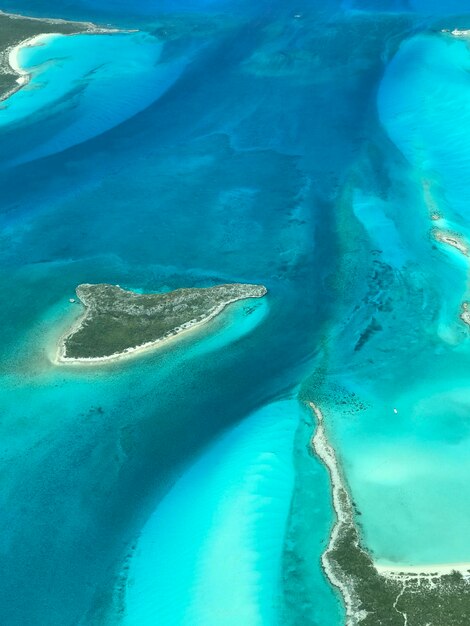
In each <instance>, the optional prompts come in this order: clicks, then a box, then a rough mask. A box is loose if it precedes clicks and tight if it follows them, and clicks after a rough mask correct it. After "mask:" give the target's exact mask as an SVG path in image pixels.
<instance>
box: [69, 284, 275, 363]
mask: <svg viewBox="0 0 470 626" xmlns="http://www.w3.org/2000/svg"><path fill="white" fill-rule="evenodd" d="M265 293H266V288H265V287H263V286H262V285H245V284H239V283H235V284H230V285H217V286H215V287H207V288H201V289H197V288H191V289H177V290H175V291H170V292H168V293H153V294H137V293H134V292H132V291H125V290H124V289H121V288H120V287H118V286H115V285H107V284H101V285H79V286H78V287H77V295H78V297H79V298H80V300H81V301H82V303H83V304H84V305H85V307H86V311H85V315H84V317H83V319H82V321H81V323H80V324H79V325H78V327H77V328H76V329H74V330H72V332H71V333H70V334H69V335H68V336H67V337H66V338H65V340H64V352H63V354H62V357H63V358H65V359H89V358H103V357H110V356H113V355H116V354H120V353H123V352H125V351H127V350H129V349H130V348H135V347H139V346H143V345H144V344H150V343H156V342H158V341H161V340H163V339H166V338H168V337H171V336H173V335H177V334H178V333H179V332H181V331H182V330H184V329H186V328H189V327H190V326H193V325H194V324H197V323H201V322H204V321H206V320H208V319H209V318H211V317H213V316H214V315H216V314H217V313H218V312H219V311H221V310H222V309H223V308H224V307H225V306H226V305H227V304H230V303H231V302H235V301H236V300H243V299H245V298H260V297H262V296H264V295H265Z"/></svg>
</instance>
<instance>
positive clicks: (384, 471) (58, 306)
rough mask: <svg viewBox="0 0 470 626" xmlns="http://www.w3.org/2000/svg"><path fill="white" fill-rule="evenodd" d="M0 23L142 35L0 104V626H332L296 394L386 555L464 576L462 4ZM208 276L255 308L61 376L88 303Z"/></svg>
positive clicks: (329, 516) (209, 5)
mask: <svg viewBox="0 0 470 626" xmlns="http://www.w3.org/2000/svg"><path fill="white" fill-rule="evenodd" d="M434 5H435V6H434ZM438 5H439V6H438ZM3 6H4V8H5V9H11V8H14V10H16V11H22V12H25V13H34V14H35V15H57V16H64V17H71V16H72V17H79V18H81V19H87V20H95V21H98V22H102V23H111V24H118V25H120V26H122V27H126V28H138V29H139V30H138V32H135V33H120V34H113V35H78V36H71V37H61V36H56V37H53V38H50V39H48V40H47V42H46V43H45V45H43V46H37V47H31V48H26V49H24V50H23V51H22V52H21V53H20V61H21V63H22V64H23V66H24V67H25V68H28V69H30V70H31V72H32V79H31V82H30V83H29V85H28V87H27V88H26V89H24V90H22V91H19V92H18V93H17V94H15V95H14V96H12V97H11V98H10V99H9V100H8V101H6V102H5V103H4V104H5V105H6V106H5V108H3V109H1V110H0V185H1V190H2V194H1V197H0V206H1V214H0V220H1V226H2V230H1V246H0V262H1V272H0V294H1V297H2V304H3V306H2V307H1V310H0V320H1V325H2V329H3V338H2V342H1V345H0V356H1V359H0V375H1V385H0V414H1V416H2V419H1V421H0V432H1V438H0V442H1V443H0V450H1V458H2V464H1V472H0V498H1V507H0V511H1V513H0V537H1V541H0V554H1V557H2V571H3V572H4V578H3V583H2V585H1V586H0V614H1V615H2V619H1V621H2V623H6V624H13V625H16V624H18V625H23V624H31V623H34V624H35V625H43V624H44V626H53V625H55V624H57V625H60V626H63V625H68V624H70V625H72V624H87V625H88V624H93V625H94V624H97V625H98V624H103V625H110V624H112V625H114V624H119V623H124V624H143V625H144V626H146V625H147V624H149V625H150V624H158V625H162V626H166V625H167V624H168V625H171V624H194V625H196V624H197V625H198V626H199V625H205V624H207V625H211V624H215V623H217V624H221V625H223V624H227V625H228V624H234V623H242V622H243V623H244V624H247V625H249V624H253V625H255V624H261V623H262V624H263V625H264V624H266V625H268V624H292V625H294V624H299V623H302V624H306V625H307V626H308V625H310V624H311V625H312V626H314V625H315V626H317V625H321V626H336V625H339V624H341V623H343V622H344V615H343V609H342V607H341V603H340V601H339V599H338V597H337V596H336V594H335V593H334V592H333V590H332V589H331V587H330V586H329V585H328V583H327V581H326V580H325V578H324V576H323V573H322V571H321V568H320V555H321V552H322V551H323V550H324V548H325V547H326V544H327V541H328V535H329V530H330V528H331V524H332V521H333V513H332V510H331V501H330V491H329V485H328V479H327V474H326V472H325V470H324V468H323V467H322V466H321V465H320V464H319V463H318V462H317V461H316V459H315V458H314V457H313V456H312V455H311V454H310V452H309V438H310V435H311V433H312V429H313V424H312V417H311V416H310V415H309V414H308V413H307V412H306V411H305V410H304V409H303V408H302V407H301V406H300V403H299V402H298V400H297V392H298V390H299V387H300V386H302V385H303V389H304V393H308V394H310V397H311V398H312V399H314V400H316V401H317V402H318V403H319V404H320V405H321V406H322V407H323V408H324V411H325V416H326V420H327V426H328V430H329V433H330V436H331V438H332V440H333V442H334V443H335V445H336V447H337V450H338V455H339V457H340V459H341V461H342V463H343V466H344V469H345V474H346V477H347V480H348V482H349V485H350V488H351V492H352V495H353V498H354V500H355V502H356V504H357V507H358V509H359V511H360V512H361V516H360V518H358V519H359V521H360V525H361V529H362V531H363V536H364V539H365V543H366V546H367V547H368V548H369V549H371V550H372V551H373V553H374V555H375V557H376V558H377V559H379V560H381V561H385V562H390V561H392V562H403V563H421V562H439V561H445V562H448V561H454V560H455V561H463V560H470V554H468V546H467V543H466V537H465V526H466V519H468V513H469V511H468V506H467V502H470V498H466V497H463V496H462V494H466V493H467V491H468V487H467V484H466V476H467V473H468V469H469V468H468V458H469V455H468V446H469V441H470V439H469V436H470V433H469V426H468V423H467V422H468V414H469V406H468V405H469V398H468V391H467V389H468V384H467V380H466V369H467V365H468V347H467V343H468V338H467V334H468V333H467V330H466V328H465V326H463V324H462V322H461V321H460V320H459V317H458V316H459V311H460V305H461V302H462V300H464V299H465V298H466V297H467V280H466V279H467V262H466V260H465V259H463V258H460V257H459V256H458V254H457V253H456V252H455V251H451V250H447V249H446V247H445V246H443V245H442V244H438V243H437V242H434V240H433V239H432V237H431V235H430V231H431V229H432V227H433V224H432V222H431V220H430V217H429V211H430V206H431V205H432V206H433V207H438V209H439V211H440V212H441V213H442V220H441V221H439V226H442V225H445V224H450V225H451V227H452V228H453V229H455V230H458V231H459V232H461V233H462V234H463V235H467V230H466V229H467V227H466V220H467V214H466V213H467V211H468V208H467V204H468V203H467V202H466V194H467V191H466V188H465V177H466V172H467V167H468V164H469V163H470V160H469V158H468V157H469V156H470V155H467V148H466V141H465V135H464V134H463V133H462V132H461V129H460V128H459V125H458V124H456V123H455V120H456V119H458V120H460V123H461V126H465V123H466V122H465V120H466V119H467V109H468V104H467V103H468V101H469V100H468V93H467V91H466V90H467V89H468V85H467V83H468V79H467V73H468V71H467V68H468V67H469V65H470V53H469V51H468V48H467V46H466V44H465V43H463V42H461V41H458V40H453V39H450V38H449V37H448V36H446V35H443V34H441V33H440V32H439V31H440V29H441V28H453V27H454V26H459V27H464V26H465V23H466V19H467V18H466V17H465V15H463V16H462V15H460V16H459V17H452V16H449V15H450V13H452V12H456V13H460V12H461V11H462V10H463V9H464V8H465V7H464V6H463V4H462V3H458V2H454V3H453V4H452V2H448V3H447V4H446V6H445V7H444V6H443V3H434V4H433V5H432V6H431V5H430V4H426V5H424V3H419V2H399V1H397V2H392V1H390V2H385V1H384V2H382V3H379V2H375V3H373V6H372V5H371V3H370V2H369V3H367V2H366V1H365V0H364V1H357V2H356V1H354V2H340V1H335V0H329V1H328V0H323V1H320V0H318V1H316V2H306V1H303V0H302V1H301V2H299V3H298V4H297V5H296V6H295V7H293V6H286V5H285V3H281V2H276V1H272V0H270V1H269V2H268V1H267V0H266V1H265V2H261V3H259V4H257V5H256V6H254V5H253V3H248V2H242V1H235V0H231V1H228V0H227V1H225V2H220V1H219V0H213V1H211V2H209V1H206V2H202V1H200V0H198V1H196V0H188V1H185V2H179V3H174V2H172V3H170V2H159V3H156V2H144V1H142V2H133V3H130V2H128V1H127V0H120V1H119V2H110V1H109V0H100V1H98V0H94V1H93V2H92V1H91V0H87V1H86V2H85V1H83V2H74V3H69V2H67V3H60V6H57V3H51V2H49V1H48V0H41V1H38V0H35V2H34V3H32V2H28V1H26V0H21V2H15V7H11V6H9V5H8V2H6V3H4V5H3ZM468 25H469V26H470V20H469V23H468ZM345 41H347V42H348V45H347V46H345V45H344V42H345ZM221 281H224V282H226V281H244V282H259V283H263V284H265V285H266V286H267V288H268V290H269V294H268V296H267V298H266V299H265V300H263V301H259V302H255V301H248V302H245V303H243V302H242V303H238V304H236V305H233V306H231V307H230V308H229V309H227V310H226V311H225V312H224V313H223V314H222V315H220V316H219V317H218V318H217V319H215V320H214V321H213V322H212V323H211V324H210V326H208V327H205V328H202V329H200V330H198V331H197V332H195V333H193V334H190V335H187V336H185V337H181V338H180V339H178V340H176V341H175V342H173V343H172V344H171V345H168V346H167V347H163V348H162V349H160V350H156V351H154V352H149V353H147V354H145V355H142V357H141V358H133V359H129V360H127V361H122V362H120V363H114V364H109V365H107V366H106V367H102V368H101V367H99V368H96V367H68V366H67V367H65V366H62V367H58V366H56V365H54V364H53V356H54V353H55V349H56V345H57V341H58V338H59V337H60V335H61V333H62V332H63V331H64V330H65V329H66V328H67V327H68V325H69V324H70V323H71V322H72V321H73V319H75V318H76V316H77V315H78V314H79V311H80V309H79V305H77V304H70V303H69V298H71V297H73V295H74V289H75V287H76V285H77V284H79V283H81V282H111V283H118V284H120V285H121V286H123V287H127V288H134V289H138V290H145V291H152V290H161V289H173V288H177V287H182V286H208V285H212V284H216V283H218V282H221ZM312 376H313V378H312ZM312 381H313V382H312ZM305 390H306V391H305ZM394 408H396V409H397V411H398V412H397V413H395V412H394V410H393V409H394ZM436 511H439V515H437V514H436ZM448 528H452V533H448V532H446V530H447V529H448ZM444 537H445V539H444ZM18 590H21V593H19V592H18Z"/></svg>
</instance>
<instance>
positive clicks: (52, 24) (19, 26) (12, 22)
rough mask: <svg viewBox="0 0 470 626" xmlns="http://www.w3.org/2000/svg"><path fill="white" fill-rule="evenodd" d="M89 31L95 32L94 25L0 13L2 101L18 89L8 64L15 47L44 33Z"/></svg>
mask: <svg viewBox="0 0 470 626" xmlns="http://www.w3.org/2000/svg"><path fill="white" fill-rule="evenodd" d="M89 30H93V26H92V24H87V23H82V22H66V21H64V20H49V19H47V20H46V19H35V18H29V17H23V16H20V15H10V14H9V13H2V12H0V100H3V99H4V98H5V97H6V96H7V95H8V94H9V93H11V92H12V91H14V90H15V89H16V88H17V87H18V83H17V82H16V79H17V78H18V75H17V74H15V73H14V72H13V70H12V69H11V67H10V65H9V63H8V54H9V51H10V49H11V48H12V47H13V46H16V45H18V44H19V43H21V42H22V41H25V39H29V38H30V37H35V36H36V35H40V34H43V33H61V34H64V35H71V34H73V33H81V32H87V31H89Z"/></svg>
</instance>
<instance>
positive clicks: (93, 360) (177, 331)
mask: <svg viewBox="0 0 470 626" xmlns="http://www.w3.org/2000/svg"><path fill="white" fill-rule="evenodd" d="M262 289H264V292H263V293H262V294H261V295H246V294H243V295H240V296H237V297H234V298H231V299H228V300H226V301H224V302H223V303H221V304H219V305H218V306H216V307H213V308H212V309H210V310H209V311H208V312H207V315H205V317H204V318H203V319H191V320H188V321H187V322H185V323H183V324H181V325H180V326H177V327H175V328H174V329H173V330H172V331H171V332H170V333H168V334H166V335H165V336H162V337H160V338H157V339H155V340H153V341H147V342H144V343H142V344H140V345H136V346H130V347H128V348H126V349H124V350H122V351H117V352H115V353H113V354H109V355H105V356H97V357H68V356H66V342H67V340H68V339H70V338H71V337H72V336H73V335H75V334H76V333H78V332H79V331H80V330H81V329H82V327H83V325H84V324H85V323H86V322H87V321H88V319H89V317H90V315H91V312H90V308H89V307H87V306H86V304H85V310H84V311H83V312H82V314H81V315H80V316H79V317H78V319H77V320H76V321H75V322H74V323H73V324H72V327H70V328H69V329H68V330H67V331H66V332H65V333H64V334H63V335H62V336H61V337H60V339H59V343H58V347H57V351H56V355H55V358H54V360H53V362H54V363H55V364H56V365H59V364H60V365H63V364H66V365H98V364H102V363H108V362H115V361H120V360H122V359H128V358H129V357H135V356H139V355H141V354H142V353H145V352H148V351H151V350H154V349H156V348H159V347H163V346H164V345H167V344H168V343H169V342H170V341H171V340H173V339H177V338H179V337H181V336H182V335H188V334H189V333H190V331H195V330H197V329H198V328H200V327H202V326H204V325H205V324H207V323H208V322H209V321H210V320H212V319H214V318H215V317H216V316H217V315H219V314H220V313H221V312H222V311H223V310H224V309H225V308H226V307H227V306H229V305H230V304H233V303H234V302H238V301H240V300H246V299H249V298H259V297H262V296H263V295H265V294H266V293H267V290H266V288H265V287H263V288H262ZM78 293H79V292H78V289H77V295H78ZM79 297H80V296H79Z"/></svg>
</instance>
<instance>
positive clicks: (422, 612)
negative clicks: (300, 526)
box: [307, 402, 470, 626]
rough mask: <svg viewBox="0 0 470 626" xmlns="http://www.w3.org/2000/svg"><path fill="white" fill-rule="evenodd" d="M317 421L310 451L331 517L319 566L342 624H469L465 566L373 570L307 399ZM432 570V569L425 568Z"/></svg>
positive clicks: (469, 585) (318, 416)
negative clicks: (325, 481)
mask: <svg viewBox="0 0 470 626" xmlns="http://www.w3.org/2000/svg"><path fill="white" fill-rule="evenodd" d="M307 404H308V406H309V407H310V409H311V410H312V411H313V412H314V414H315V416H316V420H317V426H316V432H315V435H314V437H313V438H312V448H313V451H314V453H315V454H316V455H317V456H318V457H319V458H320V460H321V461H322V462H323V463H324V465H325V466H326V468H327V470H328V472H329V475H330V479H331V485H332V499H333V505H334V510H335V514H336V521H335V524H334V527H333V529H332V533H331V537H330V542H329V545H328V548H327V549H326V551H325V552H324V554H323V557H322V566H323V569H324V571H325V574H326V575H327V577H328V579H329V580H330V582H331V583H332V584H333V585H334V586H335V587H336V588H337V589H338V591H339V593H340V594H341V596H342V599H343V601H344V603H345V606H346V612H347V626H464V625H467V624H470V569H466V568H465V566H461V565H457V564H456V566H455V569H454V570H453V569H452V567H451V566H445V567H442V568H441V567H440V566H436V567H435V571H429V568H428V567H423V568H422V571H421V570H420V567H419V566H414V567H409V568H407V566H405V565H404V566H403V568H396V567H395V568H389V570H388V571H387V568H379V567H378V566H376V564H375V563H374V560H373V558H372V556H371V555H370V554H369V553H368V551H367V550H366V549H365V548H364V546H363V545H362V540H361V536H360V533H359V530H358V526H357V523H356V516H357V514H358V511H357V510H356V508H355V505H354V502H353V501H352V500H351V497H350V494H349V490H348V488H347V485H346V482H345V479H344V476H343V474H342V471H341V467H340V465H339V463H338V461H337V458H336V453H335V451H334V449H333V447H332V446H331V445H330V443H329V441H328V438H327V434H326V430H325V425H324V419H323V414H322V411H321V410H320V408H319V407H318V406H316V405H315V404H313V403H312V402H307ZM431 569H432V568H431Z"/></svg>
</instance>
